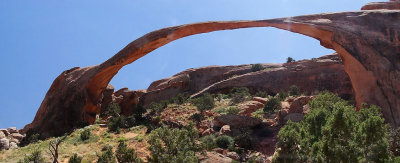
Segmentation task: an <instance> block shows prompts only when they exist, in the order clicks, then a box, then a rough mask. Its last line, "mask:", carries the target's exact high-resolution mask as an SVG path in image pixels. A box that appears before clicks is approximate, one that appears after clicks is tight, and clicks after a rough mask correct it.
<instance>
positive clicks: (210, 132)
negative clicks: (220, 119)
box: [201, 128, 215, 136]
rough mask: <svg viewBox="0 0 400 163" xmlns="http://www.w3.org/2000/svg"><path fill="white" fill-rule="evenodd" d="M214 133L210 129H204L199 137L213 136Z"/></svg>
mask: <svg viewBox="0 0 400 163" xmlns="http://www.w3.org/2000/svg"><path fill="white" fill-rule="evenodd" d="M214 132H215V131H214V129H212V128H209V129H206V130H204V131H203V132H202V133H201V136H207V135H211V134H213V133H214Z"/></svg>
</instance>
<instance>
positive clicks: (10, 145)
mask: <svg viewBox="0 0 400 163" xmlns="http://www.w3.org/2000/svg"><path fill="white" fill-rule="evenodd" d="M24 137H25V135H22V134H20V133H19V131H18V129H17V128H16V127H9V128H7V129H0V151H1V150H7V149H14V148H18V144H19V143H20V141H21V140H22V139H23V138H24Z"/></svg>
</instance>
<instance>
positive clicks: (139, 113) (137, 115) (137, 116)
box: [132, 104, 146, 120]
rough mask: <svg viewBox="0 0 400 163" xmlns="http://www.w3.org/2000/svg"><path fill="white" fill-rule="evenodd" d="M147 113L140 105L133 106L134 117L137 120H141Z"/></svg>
mask: <svg viewBox="0 0 400 163" xmlns="http://www.w3.org/2000/svg"><path fill="white" fill-rule="evenodd" d="M144 113H146V109H145V108H144V107H143V106H142V105H139V104H133V105H132V116H133V117H134V118H135V119H138V120H139V119H141V118H142V117H143V114H144Z"/></svg>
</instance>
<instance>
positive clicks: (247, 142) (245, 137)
mask: <svg viewBox="0 0 400 163" xmlns="http://www.w3.org/2000/svg"><path fill="white" fill-rule="evenodd" d="M234 140H235V144H236V145H238V146H239V147H241V148H244V149H247V150H250V149H252V147H253V146H252V138H251V136H250V134H249V133H248V132H242V133H241V134H239V135H238V136H236V137H235V138H234Z"/></svg>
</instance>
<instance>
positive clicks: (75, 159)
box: [68, 153, 82, 163]
mask: <svg viewBox="0 0 400 163" xmlns="http://www.w3.org/2000/svg"><path fill="white" fill-rule="evenodd" d="M81 162H82V157H81V156H78V154H76V153H75V154H74V155H72V156H71V157H70V158H69V161H68V163H81Z"/></svg>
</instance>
